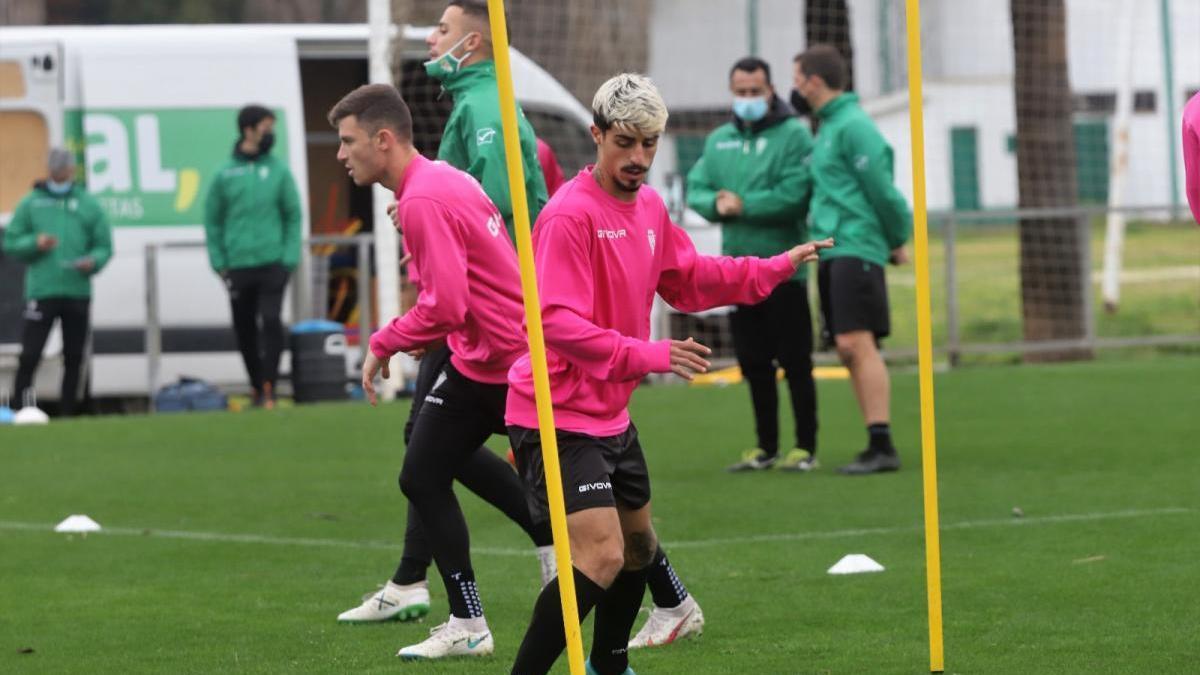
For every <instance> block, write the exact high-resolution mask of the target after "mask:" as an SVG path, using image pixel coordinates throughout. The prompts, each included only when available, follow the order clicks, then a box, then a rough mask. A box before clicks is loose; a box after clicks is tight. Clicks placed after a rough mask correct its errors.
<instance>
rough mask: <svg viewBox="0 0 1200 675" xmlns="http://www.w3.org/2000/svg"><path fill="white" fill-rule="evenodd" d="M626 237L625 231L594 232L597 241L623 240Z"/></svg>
mask: <svg viewBox="0 0 1200 675" xmlns="http://www.w3.org/2000/svg"><path fill="white" fill-rule="evenodd" d="M628 236H629V233H628V232H626V231H625V230H596V238H597V239H624V238H625V237H628Z"/></svg>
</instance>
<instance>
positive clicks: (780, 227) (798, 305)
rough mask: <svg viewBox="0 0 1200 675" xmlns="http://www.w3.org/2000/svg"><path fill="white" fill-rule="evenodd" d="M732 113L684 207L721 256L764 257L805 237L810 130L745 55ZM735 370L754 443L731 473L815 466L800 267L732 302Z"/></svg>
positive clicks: (733, 77) (697, 170)
mask: <svg viewBox="0 0 1200 675" xmlns="http://www.w3.org/2000/svg"><path fill="white" fill-rule="evenodd" d="M729 88H730V91H731V92H732V93H733V96H734V99H733V119H732V120H730V121H729V122H728V123H726V124H724V125H722V126H720V127H718V128H717V129H716V130H715V131H713V132H712V134H710V135H709V137H708V140H707V141H706V142H705V144H704V155H703V156H702V157H701V158H700V161H698V162H696V165H695V166H694V167H692V170H691V171H690V172H689V173H688V180H687V201H688V206H690V207H691V208H692V209H694V210H695V211H696V212H697V213H699V214H700V215H702V216H704V218H705V219H707V220H709V221H711V222H714V223H720V224H721V248H722V253H724V254H725V255H729V256H758V257H769V256H771V255H773V254H774V253H775V252H776V251H786V250H788V249H789V248H791V247H793V246H796V245H797V244H800V243H802V242H804V241H807V240H808V237H807V236H806V234H807V228H806V227H805V225H804V217H805V215H806V213H807V211H808V199H809V193H810V192H811V185H812V181H811V178H810V177H809V175H808V167H807V166H806V165H805V160H806V158H807V157H808V155H809V153H810V152H812V135H811V134H810V133H809V131H808V128H807V127H806V126H805V125H804V124H803V123H801V122H800V120H799V119H797V118H796V116H795V113H794V112H793V110H792V109H791V107H790V106H788V104H787V103H784V101H783V100H782V99H781V98H779V97H778V96H776V95H775V89H774V87H773V86H772V85H771V70H770V66H768V65H767V63H766V62H765V61H763V60H762V59H759V58H756V57H746V58H743V59H741V60H740V61H738V62H737V63H735V64H734V65H733V68H732V69H731V70H730V72H729ZM729 324H730V326H729V327H730V329H731V331H732V333H733V346H734V350H735V352H736V354H737V360H738V365H739V366H740V367H741V369H742V376H743V377H744V378H745V380H746V382H747V383H748V384H749V385H750V401H751V403H752V404H753V406H754V426H755V431H756V433H757V437H758V446H757V447H755V448H753V449H751V450H747V451H746V452H745V453H743V456H742V461H740V462H738V463H736V464H734V465H733V466H730V467H729V470H730V471H755V470H762V469H769V468H771V467H772V466H778V467H779V468H780V469H785V470H790V471H811V470H812V469H814V468H816V466H817V460H816V456H815V455H816V451H817V392H816V386H815V384H814V383H813V376H812V343H813V340H812V318H811V315H810V312H809V309H808V279H807V270H806V268H805V266H803V265H802V266H801V267H800V269H799V270H797V271H796V274H795V276H793V277H792V279H791V280H790V281H787V282H785V283H782V284H780V285H779V286H778V287H777V288H776V289H775V290H774V291H773V292H772V293H771V295H770V296H769V297H768V298H767V299H766V300H764V301H763V302H761V303H759V304H757V305H739V306H738V307H737V308H736V309H734V311H733V313H732V314H731V315H730V318H729ZM776 361H778V362H779V365H780V366H782V367H783V370H784V373H785V374H786V376H787V383H788V390H789V392H790V394H791V401H792V412H793V414H794V417H795V422H796V444H795V446H793V450H792V451H791V452H789V453H788V454H787V456H786V457H785V458H784V460H783V462H778V459H779V392H778V385H777V384H776V381H775V372H776V365H775V363H776Z"/></svg>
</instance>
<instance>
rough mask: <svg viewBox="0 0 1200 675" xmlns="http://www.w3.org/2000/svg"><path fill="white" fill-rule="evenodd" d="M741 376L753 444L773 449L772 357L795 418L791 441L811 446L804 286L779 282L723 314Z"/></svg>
mask: <svg viewBox="0 0 1200 675" xmlns="http://www.w3.org/2000/svg"><path fill="white" fill-rule="evenodd" d="M729 323H730V329H731V332H732V333H733V345H734V350H735V351H736V352H737V360H738V365H739V366H741V368H742V376H743V377H744V378H745V379H746V382H747V383H748V384H749V385H750V400H751V403H752V404H753V405H754V427H755V431H756V432H757V434H758V447H759V448H761V449H762V450H764V451H766V452H768V453H771V454H775V453H776V452H778V451H779V393H778V385H777V384H776V382H775V363H776V361H778V362H779V365H780V366H782V367H783V371H784V374H785V375H786V376H787V383H788V389H789V391H790V393H791V399H792V413H793V415H794V417H795V420H796V447H798V448H804V449H805V450H809V451H810V452H814V453H815V452H816V450H817V390H816V385H815V384H814V382H813V375H812V367H813V364H812V347H813V337H812V318H811V316H810V312H809V309H808V288H807V285H806V284H805V283H803V282H799V281H787V282H784V283H782V284H780V285H779V286H778V287H777V288H776V289H775V290H774V291H773V292H772V293H771V295H770V296H768V297H767V299H766V300H764V301H762V302H761V303H759V304H757V305H739V306H738V307H737V309H736V310H734V312H733V314H732V315H731V316H730V318H729Z"/></svg>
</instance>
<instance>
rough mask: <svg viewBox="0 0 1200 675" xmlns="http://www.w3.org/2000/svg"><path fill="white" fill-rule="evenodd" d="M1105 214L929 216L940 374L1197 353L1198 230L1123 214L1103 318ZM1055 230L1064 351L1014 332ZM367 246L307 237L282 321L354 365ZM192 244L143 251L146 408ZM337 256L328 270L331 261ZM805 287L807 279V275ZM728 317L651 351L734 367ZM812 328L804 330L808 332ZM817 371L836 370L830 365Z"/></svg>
mask: <svg viewBox="0 0 1200 675" xmlns="http://www.w3.org/2000/svg"><path fill="white" fill-rule="evenodd" d="M1113 212H1114V211H1111V210H1108V209H1105V208H1103V207H1091V206H1081V207H1078V208H1069V209H1026V210H984V211H958V212H942V213H934V214H930V227H931V236H930V261H929V263H930V277H931V280H932V282H931V283H932V285H933V287H932V288H931V297H932V300H933V303H934V307H933V315H932V319H933V326H932V330H933V336H934V345H935V347H934V354H935V356H937V357H939V358H940V359H944V360H945V362H946V363H948V364H949V365H951V366H954V365H958V364H961V363H964V362H969V363H975V362H988V361H989V360H995V359H997V358H999V359H1001V360H1003V359H1011V358H1020V357H1022V356H1025V355H1032V354H1044V353H1053V352H1064V351H1072V350H1086V351H1089V352H1094V351H1096V350H1107V349H1124V348H1138V347H1141V348H1170V347H1181V346H1182V347H1188V348H1191V347H1195V346H1197V345H1200V228H1197V227H1196V226H1195V225H1194V224H1190V223H1180V222H1175V221H1170V220H1166V219H1165V218H1166V217H1167V215H1168V214H1169V213H1170V207H1166V206H1162V207H1129V208H1124V209H1121V210H1120V211H1119V212H1120V213H1121V214H1123V215H1125V216H1127V217H1130V218H1131V219H1135V218H1137V217H1139V216H1140V217H1146V218H1147V219H1146V220H1131V223H1130V225H1129V231H1128V234H1127V236H1126V237H1125V238H1124V247H1123V253H1124V256H1123V258H1124V269H1123V270H1122V272H1121V283H1122V288H1123V289H1124V292H1123V296H1122V300H1121V302H1120V304H1119V305H1118V306H1117V307H1115V308H1114V309H1112V310H1108V309H1105V308H1104V304H1103V302H1102V301H1101V299H1100V281H1101V278H1100V275H1101V271H1102V267H1103V266H1102V264H1101V262H1102V255H1103V248H1104V247H1103V243H1104V241H1103V239H1104V227H1103V222H1102V221H1103V218H1104V217H1105V216H1108V215H1109V214H1110V213H1113ZM1028 218H1056V219H1062V220H1063V221H1064V222H1069V223H1071V226H1072V227H1075V228H1077V229H1078V233H1079V241H1081V242H1084V245H1082V246H1081V247H1080V248H1079V250H1078V251H1077V254H1078V255H1079V256H1081V257H1082V264H1081V265H1077V266H1069V265H1064V269H1068V268H1071V269H1074V268H1078V269H1080V270H1082V271H1081V274H1082V275H1083V278H1082V279H1079V280H1078V283H1079V284H1080V285H1081V286H1082V287H1083V288H1085V289H1087V292H1085V293H1083V295H1082V299H1083V306H1082V307H1065V306H1064V307H1063V308H1062V311H1064V312H1068V311H1070V312H1076V313H1079V312H1081V313H1082V316H1083V322H1082V331H1081V332H1080V334H1079V335H1078V336H1077V337H1072V338H1069V339H1028V338H1027V337H1026V336H1025V334H1024V331H1023V316H1022V298H1021V286H1020V277H1021V269H1020V264H1021V255H1022V252H1021V245H1020V241H1019V227H1020V221H1021V219H1028ZM688 229H689V232H690V233H691V234H692V235H693V238H694V239H695V240H696V242H697V245H698V248H699V249H700V251H701V252H702V253H707V254H715V253H717V252H718V249H719V246H720V244H719V242H720V237H719V229H717V228H715V227H712V226H708V227H690V228H688ZM373 245H374V239H373V236H372V235H371V234H359V235H354V236H314V237H311V238H309V239H308V240H307V241H306V242H305V250H306V251H308V252H309V256H308V257H307V258H306V260H305V264H304V265H302V268H301V271H300V272H299V273H297V274H296V275H294V277H293V280H292V284H293V287H292V289H291V291H292V292H291V297H292V303H291V316H292V318H293V320H294V321H295V320H303V319H307V318H331V319H334V320H337V321H339V322H341V323H343V324H345V325H346V326H347V333H348V334H349V335H350V337H351V342H353V341H354V338H355V337H358V338H359V339H358V340H357V347H358V357H359V363H361V361H362V359H363V358H365V357H366V352H367V349H368V344H367V342H368V341H367V339H366V337H367V336H369V335H370V331H371V330H372V329H373V328H374V327H375V326H376V325H377V324H378V323H379V322H378V321H377V320H376V319H375V317H374V314H375V311H374V302H373V297H374V295H375V288H374V284H375V278H374V274H373V270H372V261H373V254H372V251H373ZM203 246H204V243H203V242H202V241H187V242H178V241H176V242H159V243H152V244H149V245H147V246H146V249H145V274H146V284H145V289H146V298H145V302H146V326H145V344H146V356H147V364H148V365H147V382H146V384H147V391H148V393H149V394H150V395H151V396H152V395H153V393H154V392H155V391H157V389H158V387H160V386H161V385H162V384H163V382H162V377H161V375H162V370H161V363H162V357H163V350H162V330H163V322H162V319H161V316H162V314H161V311H160V310H161V308H160V299H159V284H160V274H159V261H160V259H161V257H162V253H163V251H165V250H171V249H188V248H193V249H194V248H201V247H203ZM339 252H340V253H342V254H345V255H344V256H343V259H342V260H340V262H337V263H336V264H335V262H334V258H335V256H336V255H337V254H338V253H339ZM812 276H815V274H814V275H812ZM913 284H914V282H913V273H912V267H911V265H910V266H906V267H892V268H889V270H888V293H889V297H890V303H891V309H892V335H891V336H890V338H889V339H888V340H887V341H886V343H885V348H886V351H885V357H886V358H888V359H889V360H890V361H893V362H904V361H911V360H912V359H914V358H915V357H916V323H915V288H914V285H913ZM809 291H810V297H811V306H812V309H813V317H814V322H815V323H816V322H818V321H819V319H818V317H819V311H818V307H819V304H818V302H817V298H816V283H815V282H812V283H810V284H809ZM728 310H729V308H719V309H716V310H713V311H710V312H705V313H702V314H698V315H684V314H680V313H677V312H675V311H674V310H671V309H670V308H669V307H667V306H666V305H665V303H662V302H661V300H660V301H659V302H658V304H657V306H656V312H655V319H654V322H653V329H654V330H653V335H652V337H654V338H655V339H660V338H665V337H673V338H676V339H683V338H686V337H689V336H693V337H696V338H697V339H698V340H700V341H702V342H704V343H705V344H708V345H709V346H710V347H712V348H713V349H714V359H715V362H716V363H717V364H721V365H728V364H731V363H732V362H733V361H734V357H733V341H732V338H731V335H730V332H729V326H728ZM817 328H818V326H814V330H815V329H817ZM816 360H817V361H818V362H821V363H828V362H832V361H835V360H836V357H835V355H833V354H832V353H823V354H817V355H816Z"/></svg>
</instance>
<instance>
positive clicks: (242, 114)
mask: <svg viewBox="0 0 1200 675" xmlns="http://www.w3.org/2000/svg"><path fill="white" fill-rule="evenodd" d="M265 119H275V113H273V112H271V111H270V110H269V109H267V108H265V107H263V106H261V105H248V106H246V107H245V108H242V109H241V110H239V111H238V116H237V125H238V136H240V137H242V138H245V136H246V129H247V128H249V127H256V126H258V123H259V122H261V121H263V120H265Z"/></svg>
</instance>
